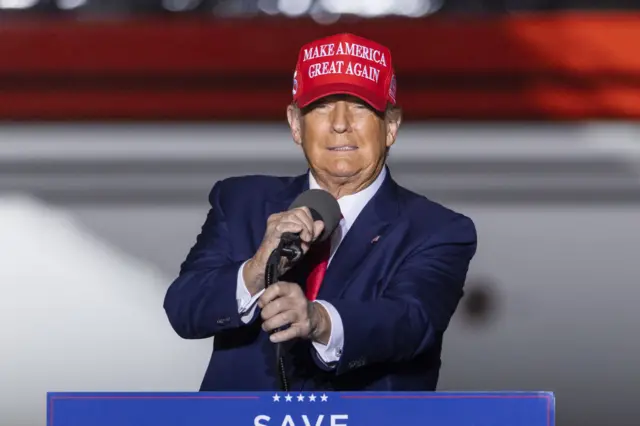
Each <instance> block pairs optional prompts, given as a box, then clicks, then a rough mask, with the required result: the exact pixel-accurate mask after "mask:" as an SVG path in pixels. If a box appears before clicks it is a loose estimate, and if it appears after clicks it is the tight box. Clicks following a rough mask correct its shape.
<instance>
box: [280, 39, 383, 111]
mask: <svg viewBox="0 0 640 426" xmlns="http://www.w3.org/2000/svg"><path fill="white" fill-rule="evenodd" d="M336 94H347V95H353V96H356V97H358V98H360V99H362V100H363V101H365V102H366V103H368V104H369V105H371V106H372V107H373V108H375V109H376V110H378V111H384V110H385V109H386V108H387V103H391V104H393V105H395V104H396V76H395V73H394V71H393V65H392V63H391V51H390V50H389V49H387V48H386V47H384V46H382V45H380V44H378V43H376V42H373V41H371V40H367V39H365V38H362V37H358V36H356V35H353V34H337V35H333V36H330V37H326V38H322V39H320V40H316V41H313V42H311V43H308V44H306V45H304V46H302V48H301V49H300V53H299V54H298V62H297V64H296V70H295V72H294V74H293V100H294V102H296V104H297V105H298V106H299V107H300V108H304V107H305V106H307V105H309V104H310V103H312V102H314V101H316V100H318V99H320V98H323V97H325V96H329V95H336Z"/></svg>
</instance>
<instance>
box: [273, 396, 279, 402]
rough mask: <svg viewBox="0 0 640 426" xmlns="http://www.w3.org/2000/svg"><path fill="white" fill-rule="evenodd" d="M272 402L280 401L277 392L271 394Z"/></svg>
mask: <svg viewBox="0 0 640 426" xmlns="http://www.w3.org/2000/svg"><path fill="white" fill-rule="evenodd" d="M273 402H280V395H278V394H275V395H273Z"/></svg>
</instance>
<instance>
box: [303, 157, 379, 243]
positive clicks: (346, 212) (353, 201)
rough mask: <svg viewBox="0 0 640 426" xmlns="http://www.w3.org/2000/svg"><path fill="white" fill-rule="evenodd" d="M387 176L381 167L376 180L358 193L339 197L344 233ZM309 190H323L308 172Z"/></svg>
mask: <svg viewBox="0 0 640 426" xmlns="http://www.w3.org/2000/svg"><path fill="white" fill-rule="evenodd" d="M386 176H387V168H386V167H383V168H382V171H381V172H380V174H379V175H378V176H377V177H376V179H375V180H374V181H373V182H372V183H371V185H369V186H367V187H366V188H364V189H363V190H362V191H360V192H356V193H355V194H350V195H345V196H342V197H340V199H339V200H338V205H339V206H340V211H341V212H342V217H343V218H344V225H345V227H346V229H345V231H346V230H348V229H349V228H351V225H353V223H354V222H355V221H356V219H357V218H358V215H359V214H360V212H362V209H364V207H365V206H366V205H367V203H368V202H369V200H371V199H372V198H373V196H374V195H375V194H376V192H378V189H380V187H381V186H382V183H383V182H384V179H385V177H386ZM309 189H323V188H321V187H320V185H319V184H318V182H317V181H316V179H315V178H314V177H313V174H312V173H311V172H309Z"/></svg>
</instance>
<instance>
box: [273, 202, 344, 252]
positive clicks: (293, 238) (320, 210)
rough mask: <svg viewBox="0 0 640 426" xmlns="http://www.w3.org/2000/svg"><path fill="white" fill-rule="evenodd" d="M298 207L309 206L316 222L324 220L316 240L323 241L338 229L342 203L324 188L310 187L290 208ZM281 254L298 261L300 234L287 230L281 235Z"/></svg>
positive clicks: (300, 247) (300, 249) (300, 250)
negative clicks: (322, 227)
mask: <svg viewBox="0 0 640 426" xmlns="http://www.w3.org/2000/svg"><path fill="white" fill-rule="evenodd" d="M298 207H307V208H308V209H309V211H310V212H311V217H312V218H313V220H314V222H315V221H316V220H320V221H322V222H324V229H323V230H322V233H321V234H320V236H319V237H318V238H317V239H316V241H315V242H323V241H325V240H326V239H327V238H329V236H331V234H332V233H333V231H334V230H335V229H336V227H337V226H338V224H339V223H340V219H341V218H342V212H341V211H340V205H339V204H338V201H336V199H335V198H334V197H333V195H331V194H329V193H328V192H327V191H324V190H322V189H309V190H307V191H305V192H303V193H302V194H300V195H298V197H297V198H296V199H295V200H294V201H293V203H291V206H289V209H290V210H291V209H295V208H298ZM280 244H281V248H282V249H281V252H280V253H281V255H282V256H284V257H286V258H287V259H288V260H289V261H290V262H297V261H298V260H300V258H302V254H303V253H302V241H301V240H300V235H299V234H294V233H292V232H285V233H283V234H282V236H281V237H280Z"/></svg>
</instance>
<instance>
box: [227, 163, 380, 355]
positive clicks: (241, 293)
mask: <svg viewBox="0 0 640 426" xmlns="http://www.w3.org/2000/svg"><path fill="white" fill-rule="evenodd" d="M386 174H387V171H386V168H383V169H382V172H381V173H380V174H379V175H378V177H377V178H376V180H375V181H374V182H373V183H372V184H371V185H369V186H368V187H366V188H365V189H363V190H362V191H360V192H357V193H355V194H351V195H345V196H343V197H341V198H340V199H339V200H338V204H339V205H340V211H341V212H342V220H341V221H340V226H339V227H338V228H337V229H336V230H335V231H334V233H333V235H332V236H331V254H330V257H329V264H331V260H332V259H333V255H334V254H335V252H336V250H337V249H338V246H339V245H340V243H341V242H342V240H343V239H344V236H345V235H347V232H349V229H351V226H352V225H353V223H354V222H355V221H356V219H357V218H358V215H359V214H360V212H361V211H362V209H364V207H365V206H366V205H367V203H368V202H369V200H371V198H373V196H374V195H375V193H376V192H378V189H379V188H380V186H381V185H382V182H383V181H384V178H385V176H386ZM309 188H310V189H322V188H320V185H318V182H317V181H316V180H315V178H314V177H313V175H312V174H311V172H309ZM245 263H246V262H245ZM327 267H328V266H327ZM243 269H244V264H243V265H242V266H241V267H240V269H239V270H238V285H237V290H236V300H237V301H238V312H239V313H240V315H241V319H242V322H244V323H245V324H248V323H249V322H250V321H251V319H252V318H253V316H254V315H255V311H256V306H257V303H256V302H257V301H258V299H259V298H260V296H261V295H262V293H263V292H264V290H262V291H260V292H258V293H257V294H255V295H254V296H253V297H251V293H249V290H248V289H247V286H246V284H245V282H244V277H243V274H242V271H243ZM316 303H319V304H321V305H322V306H323V307H324V308H325V309H326V310H327V312H328V314H329V317H330V318H331V334H330V336H329V341H328V342H327V344H326V345H323V344H321V343H318V342H313V346H314V348H315V350H316V351H317V352H318V355H319V357H320V359H322V361H324V362H325V363H326V364H328V365H330V364H333V363H336V362H337V361H338V360H339V359H340V356H341V355H342V348H343V346H344V330H343V327H342V319H341V318H340V314H339V313H338V311H337V310H336V308H334V307H333V305H331V304H330V303H328V302H326V301H323V300H316Z"/></svg>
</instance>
